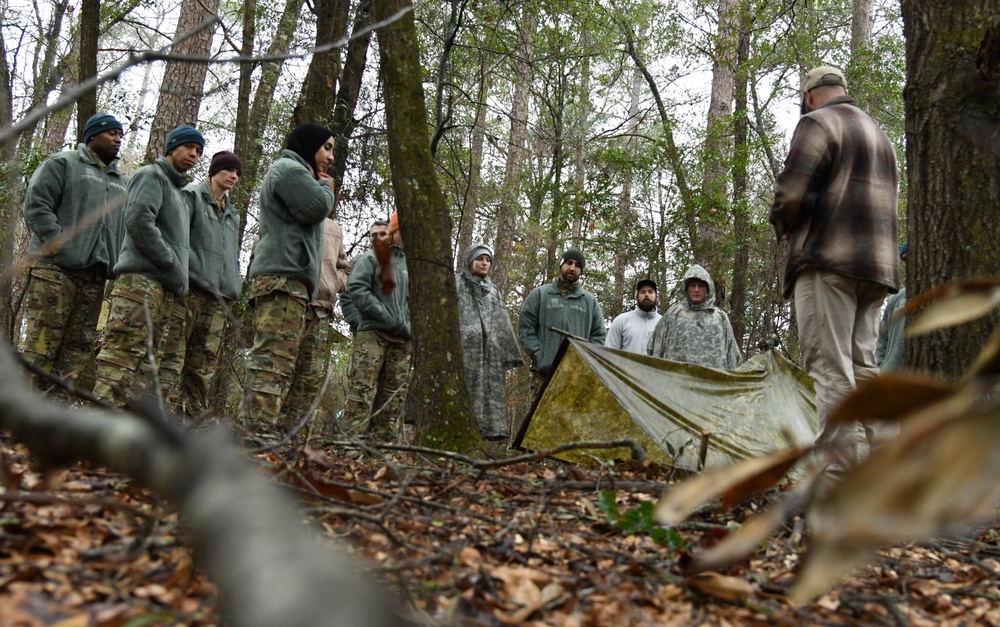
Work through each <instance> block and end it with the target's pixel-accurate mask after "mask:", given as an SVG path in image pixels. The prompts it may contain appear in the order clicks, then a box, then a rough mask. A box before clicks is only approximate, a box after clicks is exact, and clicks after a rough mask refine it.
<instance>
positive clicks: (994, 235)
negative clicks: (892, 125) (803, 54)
mask: <svg viewBox="0 0 1000 627" xmlns="http://www.w3.org/2000/svg"><path fill="white" fill-rule="evenodd" d="M902 7H903V33H904V35H905V36H906V90H905V91H904V92H903V93H904V104H905V107H906V167H907V179H908V181H909V183H908V187H907V203H908V209H909V220H908V223H909V229H910V233H909V237H908V238H907V239H908V241H909V250H908V252H907V270H908V272H907V281H908V282H907V293H908V294H910V295H917V294H920V293H922V292H926V291H927V290H929V289H931V288H934V287H936V286H938V285H941V284H942V283H944V282H946V281H950V280H953V279H964V278H972V277H980V276H995V275H996V274H997V251H998V250H1000V221H998V220H997V219H996V208H997V207H998V206H1000V168H998V167H997V159H998V155H997V146H1000V128H998V126H997V120H998V119H1000V53H998V52H997V51H998V50H1000V22H998V21H997V20H996V19H995V18H994V19H993V20H984V19H983V16H985V15H996V2H995V0H953V1H952V2H946V3H945V2H927V1H922V0H904V2H903V4H902ZM977 51H978V56H977ZM997 322H998V316H997V315H992V316H989V317H987V318H984V319H981V320H979V321H977V322H973V323H969V324H964V325H961V326H958V327H954V328H952V329H948V330H945V331H940V332H937V333H932V334H929V335H925V336H920V337H917V338H912V339H907V341H906V351H905V357H904V359H905V363H906V365H907V366H910V367H915V368H918V369H920V370H924V371H929V372H935V373H938V374H941V375H944V376H946V377H958V376H960V375H961V374H962V373H963V372H964V371H965V370H966V369H967V368H968V366H969V365H970V364H971V363H972V361H973V359H974V358H975V357H976V355H978V353H979V351H980V350H981V349H982V347H983V346H985V345H986V340H987V338H988V337H989V335H990V333H991V332H992V331H993V329H994V328H995V327H996V324H997Z"/></svg>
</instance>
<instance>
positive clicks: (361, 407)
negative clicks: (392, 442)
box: [341, 331, 413, 439]
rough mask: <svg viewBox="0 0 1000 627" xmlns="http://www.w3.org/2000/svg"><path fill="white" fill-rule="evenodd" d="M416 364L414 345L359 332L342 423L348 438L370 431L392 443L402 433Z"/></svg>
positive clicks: (352, 351)
mask: <svg viewBox="0 0 1000 627" xmlns="http://www.w3.org/2000/svg"><path fill="white" fill-rule="evenodd" d="M412 360H413V342H411V341H409V340H406V341H404V342H399V341H396V340H395V339H387V338H386V337H384V334H379V332H378V331H358V333H357V335H355V337H354V345H353V346H352V347H351V363H350V380H351V387H350V391H349V392H348V394H347V404H346V405H345V407H344V418H343V420H342V422H341V425H342V428H343V429H344V430H345V431H346V432H347V435H350V436H357V435H361V434H362V433H365V432H366V431H367V432H368V433H369V434H371V435H372V436H374V437H376V438H378V439H389V438H391V437H393V436H394V435H395V434H397V433H398V432H399V428H400V425H399V417H400V415H401V414H402V413H403V402H404V401H405V400H406V390H407V387H408V386H409V382H410V363H411V362H412Z"/></svg>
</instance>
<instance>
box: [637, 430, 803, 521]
mask: <svg viewBox="0 0 1000 627" xmlns="http://www.w3.org/2000/svg"><path fill="white" fill-rule="evenodd" d="M810 450H811V447H798V448H794V449H791V450H788V451H783V452H781V453H775V454H773V455H768V456H767V457H755V458H753V459H748V460H745V461H741V462H737V463H735V464H733V465H731V466H726V467H725V468H718V469H715V470H712V471H711V472H706V473H704V474H701V475H699V476H697V477H694V478H693V479H690V480H688V481H685V482H684V483H681V484H679V485H677V486H674V487H673V488H671V490H670V491H669V492H667V493H666V494H664V495H663V496H662V497H661V498H660V501H659V502H658V503H657V504H656V510H655V512H654V513H655V516H656V519H657V520H658V521H659V522H660V523H661V524H663V525H676V524H677V523H679V522H681V521H682V520H684V519H685V518H687V517H688V516H689V515H690V514H691V513H692V512H694V511H695V510H696V509H698V508H699V507H701V506H702V505H704V504H706V503H709V502H711V501H712V500H713V499H715V498H717V497H719V496H722V497H723V504H722V506H723V508H729V507H732V506H733V505H734V504H736V503H738V502H740V501H741V500H743V499H744V498H746V497H747V496H749V495H750V494H753V493H755V492H759V491H761V490H765V489H767V488H769V487H771V486H773V485H774V484H775V483H777V482H778V481H780V480H781V478H782V477H784V476H785V474H786V473H787V472H788V471H789V469H791V468H792V466H794V465H795V464H796V463H797V462H798V461H799V460H800V459H802V457H803V456H804V455H805V454H806V453H808V452H809V451H810Z"/></svg>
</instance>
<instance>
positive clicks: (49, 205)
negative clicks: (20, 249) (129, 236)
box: [24, 144, 128, 278]
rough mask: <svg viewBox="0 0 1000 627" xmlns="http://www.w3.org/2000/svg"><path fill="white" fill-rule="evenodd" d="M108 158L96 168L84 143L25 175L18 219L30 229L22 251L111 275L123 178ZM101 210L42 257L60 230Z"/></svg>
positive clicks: (118, 236)
mask: <svg viewBox="0 0 1000 627" xmlns="http://www.w3.org/2000/svg"><path fill="white" fill-rule="evenodd" d="M115 161H117V159H116V160H113V161H112V162H111V163H110V164H108V165H107V167H106V168H104V169H102V168H101V165H100V163H99V161H98V160H97V158H96V157H95V155H94V153H92V152H91V151H90V149H89V148H87V145H86V144H79V145H78V146H77V147H76V150H73V151H69V150H67V151H64V152H59V153H56V154H54V155H52V156H51V157H49V158H48V159H46V160H45V161H44V162H43V163H42V164H41V165H40V166H38V169H36V170H35V173H34V174H33V175H32V176H31V182H30V183H29V184H28V189H27V191H26V192H25V194H24V221H25V222H26V223H27V225H28V228H29V229H31V241H30V242H29V243H28V254H29V255H31V256H32V257H33V258H36V259H42V260H44V261H46V262H48V263H52V264H55V265H57V266H59V267H60V268H64V269H66V270H83V269H86V268H91V267H93V266H101V270H102V271H103V272H104V274H105V275H106V276H108V277H109V278H110V277H112V276H113V271H114V267H115V264H116V263H118V254H119V251H120V247H121V242H122V238H123V237H124V235H125V226H124V225H125V221H124V215H125V212H124V211H123V207H124V204H125V200H126V198H127V197H126V195H125V190H126V188H127V187H128V177H127V176H125V175H124V174H122V173H121V172H119V171H118V166H117V165H116V164H115ZM102 210H103V211H105V213H104V214H103V215H102V216H101V217H100V218H98V219H96V220H95V221H94V223H93V224H90V225H89V226H86V227H82V228H80V229H79V230H75V229H74V231H73V233H72V237H67V238H66V241H64V242H62V243H61V245H60V246H59V249H58V250H57V251H56V252H54V253H51V254H49V255H44V254H43V252H44V249H45V245H46V244H48V243H49V242H50V241H52V240H53V239H54V238H56V237H58V236H59V235H60V234H62V233H63V231H64V230H67V229H71V228H73V227H77V226H78V225H81V224H82V223H83V222H84V221H86V220H91V219H93V218H92V214H93V213H94V212H96V211H102Z"/></svg>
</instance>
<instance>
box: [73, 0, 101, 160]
mask: <svg viewBox="0 0 1000 627" xmlns="http://www.w3.org/2000/svg"><path fill="white" fill-rule="evenodd" d="M100 30H101V0H82V2H81V3H80V35H79V41H80V62H79V65H78V67H79V70H78V71H77V81H81V80H87V79H88V78H90V77H92V76H97V39H98V35H99V34H100ZM95 113H97V91H96V90H94V91H89V92H87V93H86V94H84V95H83V96H81V97H80V99H79V100H77V102H76V139H77V141H80V140H81V139H82V138H83V130H84V127H86V125H87V119H88V118H90V116H92V115H94V114H95ZM74 143H75V142H74Z"/></svg>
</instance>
